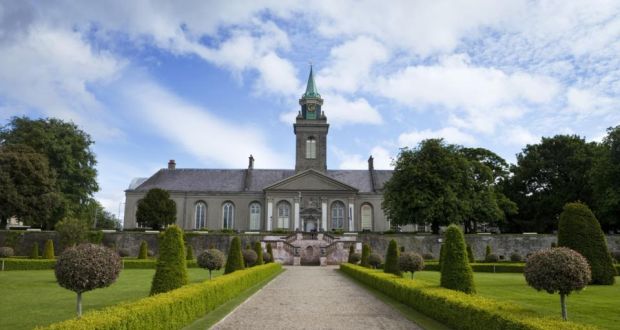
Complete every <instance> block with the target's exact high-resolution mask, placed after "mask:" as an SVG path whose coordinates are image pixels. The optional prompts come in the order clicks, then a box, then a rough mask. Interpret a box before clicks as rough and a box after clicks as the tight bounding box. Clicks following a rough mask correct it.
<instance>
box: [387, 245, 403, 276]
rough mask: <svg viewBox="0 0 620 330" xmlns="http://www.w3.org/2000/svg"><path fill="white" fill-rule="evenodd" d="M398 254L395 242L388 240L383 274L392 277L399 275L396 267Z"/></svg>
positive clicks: (398, 269)
mask: <svg viewBox="0 0 620 330" xmlns="http://www.w3.org/2000/svg"><path fill="white" fill-rule="evenodd" d="M399 255H400V252H399V250H398V244H397V243H396V241H395V240H390V244H389V245H388V249H387V253H386V255H385V265H384V267H383V272H384V273H390V274H394V275H398V276H400V275H401V272H400V268H399V267H398V257H399Z"/></svg>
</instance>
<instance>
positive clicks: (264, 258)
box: [263, 252, 273, 264]
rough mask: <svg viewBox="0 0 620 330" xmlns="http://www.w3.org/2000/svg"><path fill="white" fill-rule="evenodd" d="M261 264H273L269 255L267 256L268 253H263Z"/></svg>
mask: <svg viewBox="0 0 620 330" xmlns="http://www.w3.org/2000/svg"><path fill="white" fill-rule="evenodd" d="M263 262H264V263H266V264H268V263H270V262H273V258H272V257H271V254H269V252H265V253H263Z"/></svg>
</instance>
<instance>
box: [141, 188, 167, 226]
mask: <svg viewBox="0 0 620 330" xmlns="http://www.w3.org/2000/svg"><path fill="white" fill-rule="evenodd" d="M176 214H177V206H176V204H175V203H174V201H173V200H172V199H170V193H168V192H167V191H166V190H163V189H159V188H153V189H151V190H149V191H148V192H147V193H146V196H144V198H143V199H141V200H140V201H139V202H138V210H137V211H136V221H137V222H138V223H139V224H140V225H142V226H148V227H151V228H153V229H155V230H159V229H160V228H162V227H165V226H167V225H170V224H173V223H174V222H175V221H176Z"/></svg>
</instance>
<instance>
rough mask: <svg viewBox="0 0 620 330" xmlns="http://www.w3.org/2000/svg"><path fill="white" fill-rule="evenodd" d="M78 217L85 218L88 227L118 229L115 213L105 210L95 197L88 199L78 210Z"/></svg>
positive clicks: (118, 223) (118, 222)
mask: <svg viewBox="0 0 620 330" xmlns="http://www.w3.org/2000/svg"><path fill="white" fill-rule="evenodd" d="M80 219H84V220H86V222H87V223H88V227H89V228H93V229H119V228H120V220H119V219H118V218H117V217H116V215H114V214H112V213H110V212H108V211H106V210H105V209H104V208H103V205H101V203H99V201H97V200H95V199H90V200H89V201H88V202H86V204H85V205H84V207H82V209H81V212H80Z"/></svg>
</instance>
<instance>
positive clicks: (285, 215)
mask: <svg viewBox="0 0 620 330" xmlns="http://www.w3.org/2000/svg"><path fill="white" fill-rule="evenodd" d="M290 217H291V206H290V205H289V204H288V203H287V202H280V203H279V204H278V228H283V229H288V224H289V219H290Z"/></svg>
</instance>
